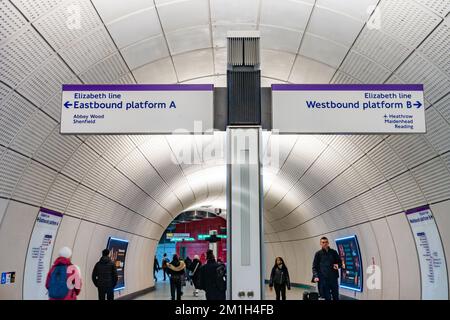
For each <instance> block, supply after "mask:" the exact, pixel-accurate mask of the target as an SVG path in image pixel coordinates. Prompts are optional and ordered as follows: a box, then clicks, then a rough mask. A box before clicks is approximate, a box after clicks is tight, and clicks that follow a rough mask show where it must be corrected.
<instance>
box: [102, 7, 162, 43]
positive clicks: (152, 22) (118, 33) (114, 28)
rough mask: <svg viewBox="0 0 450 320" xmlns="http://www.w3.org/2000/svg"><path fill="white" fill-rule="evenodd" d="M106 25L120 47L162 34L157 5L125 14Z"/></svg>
mask: <svg viewBox="0 0 450 320" xmlns="http://www.w3.org/2000/svg"><path fill="white" fill-rule="evenodd" d="M106 27H107V28H108V30H109V32H110V34H111V36H112V38H113V39H114V41H115V43H116V44H117V46H118V47H119V48H123V47H126V46H128V45H130V44H133V43H135V42H138V41H142V40H144V39H146V38H150V37H154V36H156V35H160V34H162V29H161V25H160V23H159V19H158V15H157V13H156V9H155V7H150V8H146V9H143V10H140V11H137V12H133V13H131V14H129V15H126V16H123V17H121V18H119V19H117V20H114V21H113V22H111V23H108V24H107V25H106Z"/></svg>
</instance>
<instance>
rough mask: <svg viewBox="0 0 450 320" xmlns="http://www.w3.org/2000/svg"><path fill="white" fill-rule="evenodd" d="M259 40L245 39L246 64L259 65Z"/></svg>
mask: <svg viewBox="0 0 450 320" xmlns="http://www.w3.org/2000/svg"><path fill="white" fill-rule="evenodd" d="M259 63H260V59H259V38H244V64H245V65H250V66H255V65H259Z"/></svg>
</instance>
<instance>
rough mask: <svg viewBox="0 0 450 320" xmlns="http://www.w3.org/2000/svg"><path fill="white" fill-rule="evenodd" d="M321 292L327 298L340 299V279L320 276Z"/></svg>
mask: <svg viewBox="0 0 450 320" xmlns="http://www.w3.org/2000/svg"><path fill="white" fill-rule="evenodd" d="M319 292H320V295H321V296H322V297H323V298H324V299H325V300H331V297H333V300H339V284H338V279H337V278H336V279H327V278H323V277H322V278H320V281H319Z"/></svg>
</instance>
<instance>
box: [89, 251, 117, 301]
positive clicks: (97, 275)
mask: <svg viewBox="0 0 450 320" xmlns="http://www.w3.org/2000/svg"><path fill="white" fill-rule="evenodd" d="M118 280H119V277H118V275H117V268H116V265H115V264H114V262H113V261H112V260H111V258H110V257H109V249H104V250H103V251H102V257H101V258H100V260H99V261H98V262H97V263H96V264H95V266H94V270H93V271H92V282H94V285H95V286H96V287H97V289H98V299H99V300H105V297H106V298H107V299H108V300H114V287H115V286H116V285H117V281H118Z"/></svg>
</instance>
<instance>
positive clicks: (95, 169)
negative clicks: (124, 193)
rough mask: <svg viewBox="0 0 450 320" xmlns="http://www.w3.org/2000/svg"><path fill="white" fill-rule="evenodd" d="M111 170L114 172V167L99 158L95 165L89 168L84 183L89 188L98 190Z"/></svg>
mask: <svg viewBox="0 0 450 320" xmlns="http://www.w3.org/2000/svg"><path fill="white" fill-rule="evenodd" d="M111 170H113V167H112V166H110V165H109V164H108V163H107V162H106V160H104V159H103V158H99V159H98V161H97V162H96V163H95V164H94V165H92V166H90V167H89V171H88V173H87V174H86V176H85V177H84V179H83V181H82V182H83V184H85V185H87V186H88V187H90V188H92V189H94V190H97V188H98V187H99V186H100V185H101V184H102V183H103V180H104V179H105V177H107V176H108V174H109V172H110V171H111Z"/></svg>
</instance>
